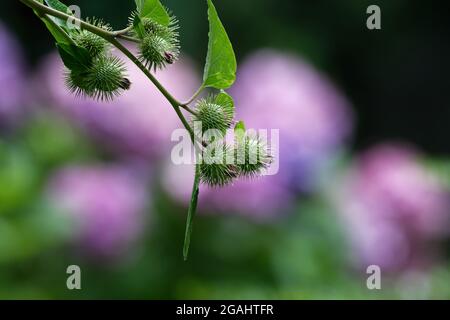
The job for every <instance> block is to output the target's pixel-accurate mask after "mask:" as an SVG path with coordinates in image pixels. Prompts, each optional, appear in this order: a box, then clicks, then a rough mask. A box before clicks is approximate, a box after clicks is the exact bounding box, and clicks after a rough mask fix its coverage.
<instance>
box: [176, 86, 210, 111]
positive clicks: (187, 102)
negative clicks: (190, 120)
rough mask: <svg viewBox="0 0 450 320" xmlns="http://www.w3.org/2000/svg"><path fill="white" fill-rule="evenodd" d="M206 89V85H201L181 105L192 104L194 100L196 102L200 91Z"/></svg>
mask: <svg viewBox="0 0 450 320" xmlns="http://www.w3.org/2000/svg"><path fill="white" fill-rule="evenodd" d="M204 89H205V87H203V86H201V87H200V88H199V89H198V90H197V91H196V92H195V93H194V95H193V96H192V97H191V98H190V99H189V100H188V101H186V102H183V103H182V104H181V105H182V106H185V107H187V106H188V105H190V104H191V103H192V102H194V100H195V99H197V97H198V96H199V95H200V93H202V91H203V90H204Z"/></svg>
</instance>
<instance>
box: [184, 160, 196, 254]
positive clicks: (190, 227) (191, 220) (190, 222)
mask: <svg viewBox="0 0 450 320" xmlns="http://www.w3.org/2000/svg"><path fill="white" fill-rule="evenodd" d="M199 186H200V167H199V165H198V164H197V165H195V178H194V185H193V187H192V196H191V202H190V204H189V211H188V216H187V221H186V233H185V236H184V246H183V257H184V261H186V260H187V259H188V256H189V246H190V244H191V235H192V230H193V227H194V218H195V214H196V212H197V203H198V195H199Z"/></svg>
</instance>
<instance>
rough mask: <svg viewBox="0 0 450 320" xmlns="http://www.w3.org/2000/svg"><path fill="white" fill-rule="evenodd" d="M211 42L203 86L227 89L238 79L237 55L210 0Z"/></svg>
mask: <svg viewBox="0 0 450 320" xmlns="http://www.w3.org/2000/svg"><path fill="white" fill-rule="evenodd" d="M208 19H209V43H208V54H207V56H206V64H205V71H204V74H203V86H204V87H213V88H216V89H227V88H229V87H231V86H232V85H233V83H234V81H235V80H236V68H237V63H236V57H235V55H234V51H233V46H232V45H231V42H230V39H229V38H228V35H227V32H226V31H225V28H224V26H223V24H222V22H221V21H220V19H219V16H218V14H217V11H216V8H215V7H214V4H213V3H212V1H211V0H208Z"/></svg>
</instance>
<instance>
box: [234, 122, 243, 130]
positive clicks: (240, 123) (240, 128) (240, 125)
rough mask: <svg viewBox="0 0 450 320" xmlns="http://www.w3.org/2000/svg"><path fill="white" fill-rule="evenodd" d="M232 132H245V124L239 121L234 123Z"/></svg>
mask: <svg viewBox="0 0 450 320" xmlns="http://www.w3.org/2000/svg"><path fill="white" fill-rule="evenodd" d="M234 131H235V132H236V131H245V123H244V121H239V122H238V123H236V126H235V127H234Z"/></svg>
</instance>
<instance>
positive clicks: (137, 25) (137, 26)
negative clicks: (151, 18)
mask: <svg viewBox="0 0 450 320" xmlns="http://www.w3.org/2000/svg"><path fill="white" fill-rule="evenodd" d="M133 28H134V30H135V31H136V34H137V35H138V36H139V38H143V37H144V35H145V30H144V26H143V25H142V21H141V18H140V17H139V16H138V15H135V16H134V20H133Z"/></svg>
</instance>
